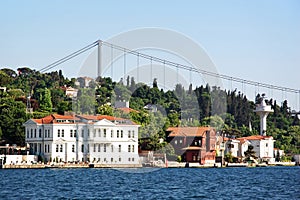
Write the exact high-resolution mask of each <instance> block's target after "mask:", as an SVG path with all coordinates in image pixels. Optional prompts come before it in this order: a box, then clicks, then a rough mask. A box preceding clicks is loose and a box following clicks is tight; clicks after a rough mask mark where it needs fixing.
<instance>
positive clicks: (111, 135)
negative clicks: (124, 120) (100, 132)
mask: <svg viewBox="0 0 300 200" xmlns="http://www.w3.org/2000/svg"><path fill="white" fill-rule="evenodd" d="M110 137H111V138H113V137H114V131H113V130H111V131H110Z"/></svg>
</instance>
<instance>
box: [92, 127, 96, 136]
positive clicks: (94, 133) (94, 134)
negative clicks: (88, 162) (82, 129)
mask: <svg viewBox="0 0 300 200" xmlns="http://www.w3.org/2000/svg"><path fill="white" fill-rule="evenodd" d="M93 137H96V129H94V132H93Z"/></svg>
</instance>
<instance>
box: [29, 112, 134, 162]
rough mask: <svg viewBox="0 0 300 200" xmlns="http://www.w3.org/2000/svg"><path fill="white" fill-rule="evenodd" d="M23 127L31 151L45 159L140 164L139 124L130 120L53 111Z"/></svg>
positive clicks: (52, 160) (31, 120) (51, 160)
mask: <svg viewBox="0 0 300 200" xmlns="http://www.w3.org/2000/svg"><path fill="white" fill-rule="evenodd" d="M24 126H25V138H26V139H25V141H26V143H28V144H29V145H30V149H31V152H32V153H33V154H35V155H40V156H42V157H43V158H44V159H45V161H50V162H73V161H82V162H86V161H88V162H91V163H99V164H110V165H113V164H116V165H123V164H125V165H127V166H128V165H137V164H139V156H138V127H139V125H137V124H135V123H134V122H132V121H130V120H128V119H122V118H116V117H112V116H106V115H99V116H92V115H74V116H72V115H58V114H52V115H49V116H46V117H44V118H42V119H30V120H28V121H27V122H25V123H24Z"/></svg>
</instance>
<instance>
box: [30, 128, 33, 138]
mask: <svg viewBox="0 0 300 200" xmlns="http://www.w3.org/2000/svg"><path fill="white" fill-rule="evenodd" d="M32 133H33V130H32V129H30V137H31V138H32Z"/></svg>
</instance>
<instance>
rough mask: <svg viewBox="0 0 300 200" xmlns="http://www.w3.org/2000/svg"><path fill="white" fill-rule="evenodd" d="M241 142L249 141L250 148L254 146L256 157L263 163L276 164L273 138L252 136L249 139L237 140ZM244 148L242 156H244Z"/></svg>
mask: <svg viewBox="0 0 300 200" xmlns="http://www.w3.org/2000/svg"><path fill="white" fill-rule="evenodd" d="M237 139H238V140H239V141H246V140H247V141H248V142H249V143H248V146H249V145H252V146H253V151H255V155H256V156H257V158H259V159H260V160H262V161H268V162H275V158H274V141H275V140H274V139H273V137H272V136H263V135H251V136H248V137H242V138H237ZM244 150H245V148H243V150H242V152H241V155H244V152H245V151H246V150H247V149H246V150H245V151H244Z"/></svg>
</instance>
